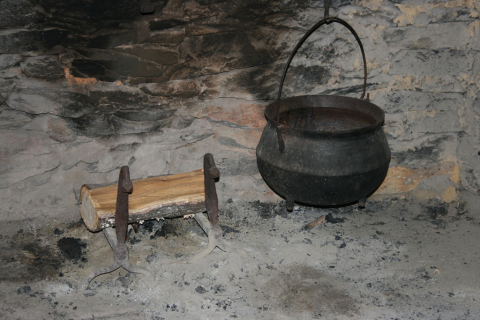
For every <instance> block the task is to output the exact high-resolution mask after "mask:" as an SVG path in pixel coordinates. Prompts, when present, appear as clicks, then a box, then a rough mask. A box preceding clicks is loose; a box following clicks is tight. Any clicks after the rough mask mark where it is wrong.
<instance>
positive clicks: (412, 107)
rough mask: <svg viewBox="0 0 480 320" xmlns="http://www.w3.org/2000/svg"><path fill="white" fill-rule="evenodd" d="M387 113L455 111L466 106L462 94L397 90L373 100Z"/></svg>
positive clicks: (379, 95)
mask: <svg viewBox="0 0 480 320" xmlns="http://www.w3.org/2000/svg"><path fill="white" fill-rule="evenodd" d="M372 102H373V103H375V104H376V105H378V106H379V107H381V108H382V109H383V110H384V111H385V112H386V113H396V112H404V111H433V110H438V111H454V110H457V109H458V108H459V107H460V106H463V105H464V104H465V96H464V94H462V93H455V92H445V93H431V92H422V91H408V90H395V91H390V92H388V93H386V94H382V93H380V94H377V95H376V96H375V98H374V99H373V100H372Z"/></svg>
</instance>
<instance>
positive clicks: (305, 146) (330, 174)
mask: <svg viewBox="0 0 480 320" xmlns="http://www.w3.org/2000/svg"><path fill="white" fill-rule="evenodd" d="M326 15H327V14H326ZM332 22H337V23H340V24H342V25H344V26H345V27H347V28H348V29H349V30H350V31H351V32H352V34H353V35H354V36H355V38H356V40H357V42H358V44H359V46H360V49H361V51H362V56H363V63H364V74H365V75H364V87H363V94H362V96H361V98H360V99H355V98H349V97H342V96H333V95H309V96H297V97H291V98H287V99H281V94H282V87H283V82H284V80H285V76H286V73H287V71H288V67H289V66H290V62H291V61H292V59H293V56H294V55H295V53H296V52H297V50H298V49H299V48H300V46H301V45H302V43H303V42H304V41H305V40H306V38H308V36H310V34H311V33H313V31H315V30H316V29H318V28H319V27H320V26H321V25H323V24H329V23H332ZM366 83H367V66H366V59H365V53H364V50H363V45H362V43H361V41H360V39H359V37H358V35H357V33H356V32H355V30H354V29H353V28H352V27H351V26H350V25H349V24H348V23H347V22H345V21H344V20H341V19H339V18H334V17H326V18H325V19H323V20H321V21H320V22H318V23H317V24H316V25H315V26H314V27H312V28H311V29H310V30H309V31H308V32H307V33H306V34H305V36H304V37H303V38H302V39H301V40H300V42H299V43H298V44H297V46H296V47H295V49H294V50H293V52H292V54H291V55H290V58H289V60H288V62H287V64H286V66H285V69H284V72H283V76H282V79H281V82H280V89H279V93H278V100H277V101H276V102H275V103H272V104H270V105H269V106H267V108H266V110H265V117H266V119H267V121H268V122H267V125H266V127H265V129H264V131H263V134H262V137H261V138H260V142H259V144H258V146H257V164H258V168H259V170H260V173H261V174H262V176H263V178H264V180H265V181H266V182H267V184H268V185H269V186H270V188H272V189H273V190H274V191H275V192H277V193H278V194H280V195H281V196H283V197H285V198H286V200H287V209H288V210H292V209H293V204H294V202H300V203H304V204H308V205H317V206H336V205H344V204H350V203H354V202H357V201H358V202H359V205H360V206H362V205H364V204H365V199H366V197H367V196H368V195H370V194H371V193H373V192H374V191H375V190H376V189H377V188H378V187H379V186H380V184H381V183H382V181H383V180H384V178H385V176H386V174H387V170H388V165H389V162H390V149H389V147H388V143H387V139H386V137H385V134H384V132H383V130H382V125H383V122H384V118H385V115H384V112H383V111H382V110H381V109H380V108H379V107H378V106H376V105H375V104H373V103H371V102H369V101H368V99H365V100H363V97H364V96H365V90H366Z"/></svg>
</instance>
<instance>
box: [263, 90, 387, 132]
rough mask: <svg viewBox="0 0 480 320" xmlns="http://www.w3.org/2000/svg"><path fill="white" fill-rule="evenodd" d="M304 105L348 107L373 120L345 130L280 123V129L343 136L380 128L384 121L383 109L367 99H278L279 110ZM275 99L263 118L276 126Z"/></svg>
mask: <svg viewBox="0 0 480 320" xmlns="http://www.w3.org/2000/svg"><path fill="white" fill-rule="evenodd" d="M305 107H315V108H339V109H348V110H353V111H357V112H360V113H363V114H365V115H367V116H369V117H371V118H372V119H373V120H374V123H372V124H369V125H364V126H362V127H360V128H355V129H345V130H332V131H318V130H311V129H306V128H295V127H286V126H283V125H282V130H284V131H286V132H288V133H291V134H299V135H305V136H309V137H317V136H330V137H331V136H345V135H357V134H362V133H366V132H371V131H375V130H377V129H378V128H381V127H382V125H383V123H384V121H385V113H384V111H383V110H382V109H381V108H380V107H379V106H377V105H375V104H373V103H371V102H370V101H367V100H361V99H357V98H351V97H345V96H337V95H302V96H294V97H289V98H285V99H282V100H280V110H281V112H284V111H288V110H294V109H299V108H305ZM276 112H277V101H275V102H272V103H271V104H269V105H268V106H267V107H266V109H265V118H266V119H267V121H268V122H269V123H271V124H272V125H273V126H277V125H278V123H277V121H276V120H274V119H276Z"/></svg>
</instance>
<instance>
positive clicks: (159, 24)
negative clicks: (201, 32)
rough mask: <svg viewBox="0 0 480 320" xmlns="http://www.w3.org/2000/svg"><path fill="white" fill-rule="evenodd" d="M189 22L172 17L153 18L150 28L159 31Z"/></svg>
mask: <svg viewBox="0 0 480 320" xmlns="http://www.w3.org/2000/svg"><path fill="white" fill-rule="evenodd" d="M185 24H187V23H186V22H185V21H181V20H177V19H170V20H152V21H150V23H149V29H150V30H151V31H159V30H165V29H171V28H174V27H176V26H183V25H185Z"/></svg>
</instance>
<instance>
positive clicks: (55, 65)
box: [20, 56, 65, 81]
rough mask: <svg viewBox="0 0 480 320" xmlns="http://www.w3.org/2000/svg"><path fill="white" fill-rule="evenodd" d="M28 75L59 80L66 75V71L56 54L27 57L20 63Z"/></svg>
mask: <svg viewBox="0 0 480 320" xmlns="http://www.w3.org/2000/svg"><path fill="white" fill-rule="evenodd" d="M20 66H21V67H22V71H23V73H24V74H25V75H26V76H27V77H31V78H41V79H45V80H49V81H52V80H57V79H59V78H62V77H64V76H65V71H64V70H63V68H62V65H61V64H60V62H59V61H58V58H57V57H56V56H38V57H30V58H27V59H25V61H24V62H22V63H21V64H20Z"/></svg>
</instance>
